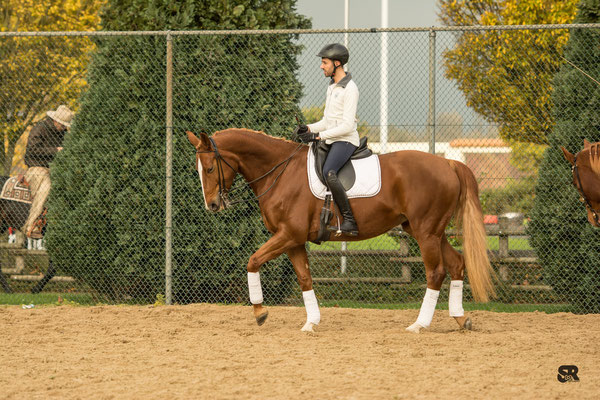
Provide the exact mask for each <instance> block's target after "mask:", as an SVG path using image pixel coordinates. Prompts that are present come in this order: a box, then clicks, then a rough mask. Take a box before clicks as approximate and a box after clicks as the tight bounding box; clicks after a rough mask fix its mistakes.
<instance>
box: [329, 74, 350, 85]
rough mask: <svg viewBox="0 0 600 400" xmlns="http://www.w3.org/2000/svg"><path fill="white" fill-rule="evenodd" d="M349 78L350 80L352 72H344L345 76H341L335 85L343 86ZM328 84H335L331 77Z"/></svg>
mask: <svg viewBox="0 0 600 400" xmlns="http://www.w3.org/2000/svg"><path fill="white" fill-rule="evenodd" d="M351 80H352V74H351V73H350V72H346V76H345V77H343V78H342V79H340V81H339V82H338V83H337V86H339V87H343V88H345V87H346V85H347V84H348V82H350V81H351ZM329 84H330V85H333V84H335V81H334V80H333V78H331V81H329Z"/></svg>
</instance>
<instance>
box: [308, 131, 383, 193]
mask: <svg viewBox="0 0 600 400" xmlns="http://www.w3.org/2000/svg"><path fill="white" fill-rule="evenodd" d="M311 148H312V149H311V150H312V152H313V155H314V157H315V169H316V172H317V176H318V177H319V180H320V181H321V182H322V183H323V185H325V186H327V181H326V180H325V177H324V176H323V165H325V159H326V158H327V153H328V152H329V149H330V148H331V145H330V144H326V143H325V141H319V142H318V143H313V145H312V146H311ZM372 154H373V152H372V151H371V149H369V148H368V147H367V137H366V136H365V137H362V138H360V144H359V146H358V148H357V149H356V150H355V151H354V153H352V156H351V157H350V160H359V159H361V158H367V157H369V156H370V155H372ZM350 160H348V161H347V162H346V164H344V166H343V167H342V169H340V171H339V172H338V174H337V176H338V179H339V181H340V182H341V183H342V185H343V186H344V189H345V190H348V189H350V188H351V187H352V186H353V185H354V181H355V180H356V173H355V172H354V167H353V166H352V163H351V162H350Z"/></svg>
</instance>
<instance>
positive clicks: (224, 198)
mask: <svg viewBox="0 0 600 400" xmlns="http://www.w3.org/2000/svg"><path fill="white" fill-rule="evenodd" d="M208 139H209V140H210V143H211V144H212V147H213V150H208V151H203V150H200V148H199V145H198V147H196V154H200V153H214V155H215V159H216V160H217V174H218V178H219V179H218V181H219V200H220V201H221V204H223V207H224V208H227V207H229V206H232V205H234V204H238V203H245V202H248V201H249V200H247V199H242V198H239V199H237V200H233V201H232V200H230V199H229V196H228V192H227V186H226V184H225V173H224V172H223V163H225V165H227V166H228V167H229V168H231V170H232V171H233V172H234V173H235V174H237V171H236V170H235V168H233V167H232V166H231V164H229V163H228V162H227V160H226V159H225V158H223V156H222V155H221V153H220V152H219V148H218V147H217V143H216V142H215V141H214V139H213V138H212V137H209V138H208ZM301 148H302V143H299V144H298V147H296V149H295V150H294V151H293V152H292V154H291V155H290V156H289V157H288V158H286V159H285V160H283V161H281V162H280V163H278V164H277V165H275V166H274V167H273V168H271V169H270V170H269V171H268V172H267V173H266V174H263V175H261V176H259V177H258V178H256V179H253V180H252V181H250V182H247V183H248V186H245V187H243V188H234V190H236V189H237V190H240V189H241V190H242V191H245V190H247V189H249V188H250V185H251V184H253V183H254V182H258V181H259V180H261V179H263V178H265V177H267V176H268V175H270V174H271V173H272V172H274V171H275V170H276V169H277V168H279V167H280V166H281V165H283V164H285V166H284V167H283V169H282V170H281V172H279V174H278V175H277V176H276V177H275V181H273V183H272V184H271V186H269V187H268V188H267V189H266V190H265V191H264V192H262V193H261V194H259V195H255V198H256V199H259V198H261V197H262V196H264V195H265V194H267V192H269V191H270V190H271V189H272V188H273V186H275V184H276V183H277V180H278V179H279V177H280V176H281V174H283V171H285V169H286V168H287V166H288V164H289V163H290V161H291V159H292V157H294V155H295V154H296V153H297V152H298V151H299V150H300V149H301ZM196 162H198V160H197V159H196ZM203 190H204V189H203ZM231 192H233V190H232V191H231ZM231 192H230V193H231ZM240 196H241V194H240ZM251 200H253V199H251Z"/></svg>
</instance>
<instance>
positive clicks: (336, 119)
mask: <svg viewBox="0 0 600 400" xmlns="http://www.w3.org/2000/svg"><path fill="white" fill-rule="evenodd" d="M317 56H319V57H321V69H322V70H323V73H324V74H325V77H330V78H331V81H330V82H329V87H328V88H327V97H326V101H325V110H324V112H323V119H321V120H320V121H319V122H315V123H314V124H309V125H300V126H298V128H297V129H296V133H297V134H298V136H299V137H300V139H301V140H302V141H303V142H305V143H307V142H316V141H318V140H325V143H326V144H330V145H331V148H330V150H329V153H328V154H327V159H326V160H325V164H324V165H323V175H324V176H325V179H326V181H327V186H328V187H329V190H330V191H331V194H332V195H333V200H334V201H335V203H336V204H337V206H338V208H339V209H340V213H341V214H342V217H343V219H344V222H342V226H341V227H340V230H341V231H342V232H343V233H345V234H346V235H349V236H357V235H358V226H357V225H356V221H355V220H354V215H353V214H352V209H351V208H350V202H349V201H348V196H347V195H346V191H345V190H344V187H343V186H342V183H341V182H340V181H339V180H338V177H337V174H338V172H339V171H340V169H341V168H342V167H343V166H344V164H345V163H346V162H347V161H348V160H349V159H350V157H351V156H352V153H354V151H355V150H356V149H357V148H358V145H359V143H360V140H359V136H358V131H357V130H356V126H357V125H356V121H357V120H356V108H357V105H358V87H357V86H356V83H354V81H353V80H352V76H351V75H350V72H346V71H344V68H343V65H344V64H346V63H347V62H348V58H349V57H350V54H349V53H348V49H347V48H346V46H344V45H342V44H339V43H332V44H328V45H327V46H325V47H323V48H322V49H321V51H320V52H319V53H318V54H317Z"/></svg>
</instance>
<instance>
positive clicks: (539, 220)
mask: <svg viewBox="0 0 600 400" xmlns="http://www.w3.org/2000/svg"><path fill="white" fill-rule="evenodd" d="M599 20H600V3H599V2H598V1H597V0H583V1H582V2H581V3H580V4H579V10H578V13H577V17H576V19H575V22H576V23H597V22H598V21H599ZM599 40H600V32H599V31H598V30H597V29H572V30H571V35H570V38H569V43H568V45H567V48H566V52H565V58H567V59H568V60H569V61H571V62H573V63H574V64H575V65H577V66H579V67H580V68H581V69H583V70H584V71H586V72H587V73H588V74H590V75H591V76H595V77H600V52H598V42H599ZM553 103H554V110H553V113H554V118H555V121H556V124H555V126H554V129H553V131H552V134H551V135H550V136H549V140H550V145H551V146H550V147H549V148H548V150H547V151H546V153H545V154H544V159H543V162H542V165H541V168H540V174H539V179H538V183H537V187H536V197H535V202H534V207H533V210H532V213H531V218H532V221H531V224H530V226H529V233H530V235H531V244H532V246H533V247H534V248H535V250H536V252H537V255H538V257H539V259H540V262H541V263H542V266H543V268H544V271H543V273H544V278H545V280H546V281H547V282H548V284H550V285H552V287H553V288H554V291H555V292H556V293H557V294H558V295H560V296H561V301H567V302H570V303H571V304H572V310H573V311H574V312H581V313H584V312H600V280H599V279H598V277H599V276H600V231H598V230H596V229H594V228H592V226H591V225H590V224H589V223H588V222H587V219H586V212H585V209H584V207H583V206H582V205H581V203H580V202H579V201H578V193H577V191H576V190H575V188H574V187H573V186H571V181H572V179H571V169H570V164H569V163H568V162H567V161H566V160H565V159H564V158H563V154H562V152H561V150H560V146H564V147H566V148H567V149H568V150H569V151H571V152H574V153H576V152H578V151H579V150H581V149H582V148H583V139H584V138H586V139H588V140H590V141H592V142H595V141H600V130H599V128H600V87H599V86H598V85H597V84H596V83H594V82H593V81H592V80H590V79H589V78H587V77H586V76H585V75H583V74H582V73H581V72H579V71H577V70H576V69H575V68H573V67H572V66H571V65H569V64H564V65H563V66H562V68H561V70H560V72H559V73H558V74H557V75H556V77H555V79H554V93H553Z"/></svg>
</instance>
